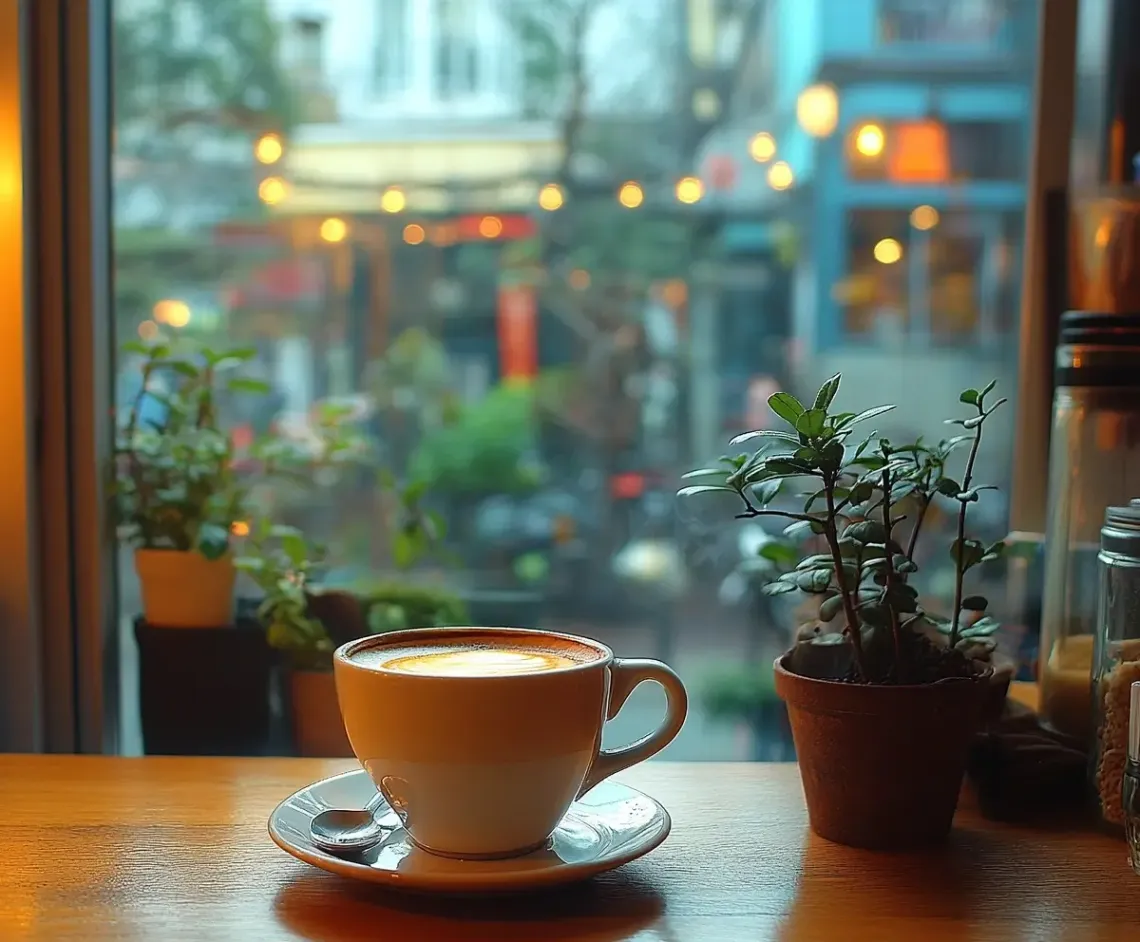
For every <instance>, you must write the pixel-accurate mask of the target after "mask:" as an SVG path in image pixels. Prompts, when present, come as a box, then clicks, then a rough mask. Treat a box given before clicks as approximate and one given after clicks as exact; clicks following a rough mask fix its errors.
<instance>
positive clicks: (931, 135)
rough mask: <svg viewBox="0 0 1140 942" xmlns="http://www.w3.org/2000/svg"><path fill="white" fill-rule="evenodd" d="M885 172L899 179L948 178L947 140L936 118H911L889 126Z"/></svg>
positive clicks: (934, 180)
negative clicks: (932, 119)
mask: <svg viewBox="0 0 1140 942" xmlns="http://www.w3.org/2000/svg"><path fill="white" fill-rule="evenodd" d="M891 133H892V135H893V138H894V140H893V143H892V144H891V148H890V153H889V154H888V163H887V176H888V178H889V179H891V180H894V181H896V182H899V183H945V182H946V181H948V180H949V179H950V144H949V140H948V138H947V134H946V126H945V125H944V124H942V123H941V122H939V121H914V122H910V123H907V124H897V125H895V126H894V128H893V129H892V132H891Z"/></svg>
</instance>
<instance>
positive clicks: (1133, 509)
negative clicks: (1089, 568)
mask: <svg viewBox="0 0 1140 942" xmlns="http://www.w3.org/2000/svg"><path fill="white" fill-rule="evenodd" d="M1100 548H1101V549H1102V550H1108V551H1109V552H1110V553H1120V554H1121V555H1123V556H1135V557H1136V558H1137V559H1140V498H1133V499H1132V500H1130V501H1129V502H1128V506H1126V507H1108V508H1106V509H1105V511H1104V526H1103V527H1101V528H1100Z"/></svg>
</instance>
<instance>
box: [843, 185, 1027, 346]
mask: <svg viewBox="0 0 1140 942" xmlns="http://www.w3.org/2000/svg"><path fill="white" fill-rule="evenodd" d="M1015 222H1016V214H1009V213H994V212H992V211H987V210H984V209H981V208H979V209H976V210H972V211H969V212H967V211H963V210H960V209H957V210H953V209H944V210H942V211H939V210H938V209H936V208H935V207H933V206H930V205H926V204H924V205H921V206H918V207H916V208H915V209H914V210H911V211H910V212H909V213H908V212H906V211H900V210H856V211H854V212H853V213H852V214H851V216H850V217H849V222H848V227H847V231H848V234H849V243H848V261H847V266H846V269H847V272H848V274H847V275H846V277H844V278H843V279H842V280H841V281H839V282H838V283H837V284H836V285H835V287H834V288H833V291H832V296H833V298H835V299H836V301H837V302H838V303H840V304H841V306H842V309H843V312H844V314H843V323H844V331H845V335H846V337H847V338H848V339H849V340H852V341H856V342H866V343H871V344H874V345H876V346H883V347H889V348H907V349H912V350H913V349H916V348H936V347H950V346H957V347H964V348H971V347H976V346H982V347H984V348H987V349H988V350H992V348H993V347H994V346H995V345H998V346H1001V345H1005V346H1006V347H1008V345H1009V343H1010V342H1011V341H1012V339H1013V335H1012V333H1011V329H1012V327H1013V326H1014V321H1013V319H1012V318H1011V317H1010V314H1009V311H1010V308H1011V305H1012V304H1014V303H1016V302H1015V292H1014V291H1013V290H1012V288H1013V279H1012V278H1011V270H1012V265H1013V261H1012V259H1011V254H1012V251H1013V248H1012V246H1013V244H1014V240H1016V237H1017V236H1016V230H1015V229H1014V227H1013V225H1012V224H1013V223H1015Z"/></svg>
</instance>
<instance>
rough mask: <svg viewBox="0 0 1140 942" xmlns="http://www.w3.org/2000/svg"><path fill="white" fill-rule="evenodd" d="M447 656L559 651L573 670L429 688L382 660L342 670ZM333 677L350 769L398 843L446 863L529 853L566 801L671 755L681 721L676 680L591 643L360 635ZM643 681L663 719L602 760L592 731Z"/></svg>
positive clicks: (598, 733)
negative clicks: (394, 828) (422, 655)
mask: <svg viewBox="0 0 1140 942" xmlns="http://www.w3.org/2000/svg"><path fill="white" fill-rule="evenodd" d="M451 644H457V645H465V644H479V645H484V646H492V647H500V646H501V647H508V648H514V649H517V648H535V649H537V650H540V651H550V650H554V651H565V652H566V653H567V654H568V655H572V656H573V657H574V658H575V663H572V664H571V665H570V666H566V667H560V668H557V669H554V670H545V671H536V672H533V673H518V674H501V675H491V676H488V675H477V676H455V675H447V676H440V675H432V674H421V673H407V672H401V671H397V670H392V669H390V668H386V667H384V666H382V661H383V651H382V650H379V651H373V653H372V654H370V655H368V657H369V660H370V663H369V664H367V665H365V664H362V663H361V661H360V660H358V659H355V658H354V656H353V655H358V656H359V655H360V653H361V652H362V651H367V650H370V649H382V648H385V647H391V648H394V649H400V651H401V653H404V652H406V651H407V650H408V649H409V648H416V647H419V646H423V647H424V648H425V649H426V650H431V649H438V647H439V646H440V645H451ZM378 665H380V666H378ZM333 668H334V671H335V673H336V689H337V698H338V699H339V701H340V710H341V715H342V716H343V718H344V725H345V730H346V731H347V732H348V738H349V741H350V742H351V743H352V750H353V752H354V753H356V757H357V758H358V759H359V760H360V764H361V765H362V766H363V767H364V768H365V769H366V770H367V772H368V774H369V775H370V776H371V778H372V781H373V782H375V783H376V787H377V788H378V789H379V790H380V791H381V792H382V793H383V794H384V796H385V797H386V798H387V799H388V802H389V803H390V804H391V805H392V807H393V809H395V811H396V812H397V814H399V815H400V817H401V819H402V820H403V822H404V827H405V829H406V830H407V833H408V836H409V837H410V838H411V839H412V840H413V841H414V842H415V843H416V844H417V845H418V846H420V847H421V848H423V849H424V850H427V851H430V852H432V853H435V854H441V855H443V856H448V857H460V858H467V859H473V858H493V857H511V856H515V855H518V854H525V853H528V852H530V851H532V850H534V849H536V848H538V847H541V846H542V845H543V844H544V843H545V842H546V840H547V838H549V837H550V835H551V833H552V832H553V831H554V829H555V827H557V825H558V822H559V821H561V820H562V817H563V815H565V814H566V811H567V810H568V809H569V807H570V804H571V802H573V801H574V799H576V798H578V797H580V796H582V795H584V794H585V793H586V792H587V791H589V790H590V789H591V788H593V787H594V786H595V785H597V784H598V782H600V781H601V780H602V779H604V778H608V777H609V776H610V775H613V774H614V773H615V772H618V771H620V770H622V769H625V768H628V767H629V766H631V765H634V764H636V763H638V762H641V761H643V760H645V759H648V758H649V757H650V756H652V755H655V754H656V753H658V752H660V751H661V750H662V749H664V748H665V746H667V745H668V744H669V743H670V742H672V740H673V738H674V737H675V736H676V735H677V733H678V732H679V731H680V729H681V726H682V724H683V723H684V722H685V714H686V712H687V709H688V697H687V695H686V693H685V688H684V686H683V685H682V683H681V679H680V678H679V677H678V676H677V675H676V674H675V673H674V672H673V671H672V670H671V669H670V668H668V667H666V666H665V665H664V664H662V663H660V662H659V661H652V660H643V659H626V658H615V657H614V654H613V652H612V651H611V650H610V649H609V648H608V647H606V646H605V645H604V644H600V643H598V642H597V641H590V640H588V639H586V638H576V637H573V636H571V635H562V634H556V633H554V632H546V631H537V630H530V629H522V628H421V629H415V630H411V631H396V632H389V633H387V634H383V635H374V636H372V637H368V638H361V639H359V640H357V641H351V642H349V643H348V644H344V645H342V646H341V647H340V648H338V649H337V651H336V653H335V655H334V656H333ZM645 680H652V681H656V682H657V683H659V684H661V686H662V687H664V688H665V694H666V697H667V701H668V702H667V706H666V713H665V719H664V720H663V721H662V723H661V725H660V726H659V727H658V728H657V729H656V730H655V731H654V732H652V733H650V734H649V735H647V736H645V737H643V738H642V739H639V740H638V741H637V742H635V743H633V744H632V745H629V746H626V747H625V748H622V749H613V750H604V749H602V748H601V741H602V727H603V726H604V725H605V722H606V720H608V719H612V718H613V717H614V716H616V715H617V713H618V710H620V709H621V707H622V704H624V703H625V701H626V698H627V697H629V695H630V693H631V692H632V691H633V689H634V688H635V687H636V686H637V685H638V684H640V683H641V682H642V681H645Z"/></svg>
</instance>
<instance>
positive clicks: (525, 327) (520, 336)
mask: <svg viewBox="0 0 1140 942" xmlns="http://www.w3.org/2000/svg"><path fill="white" fill-rule="evenodd" d="M499 365H500V369H501V371H502V376H503V379H504V380H524V381H525V380H529V379H531V378H532V377H533V376H534V375H535V374H536V373H537V372H538V302H537V299H536V298H535V294H534V288H533V287H532V286H530V285H502V286H501V287H500V288H499Z"/></svg>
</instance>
